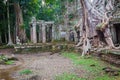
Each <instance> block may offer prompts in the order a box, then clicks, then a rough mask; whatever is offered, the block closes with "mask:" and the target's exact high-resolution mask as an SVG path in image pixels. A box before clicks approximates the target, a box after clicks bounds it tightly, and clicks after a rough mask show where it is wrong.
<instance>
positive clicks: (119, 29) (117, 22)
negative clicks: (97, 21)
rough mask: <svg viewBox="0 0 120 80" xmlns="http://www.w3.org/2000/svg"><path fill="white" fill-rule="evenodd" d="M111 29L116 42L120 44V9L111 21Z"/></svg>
mask: <svg viewBox="0 0 120 80" xmlns="http://www.w3.org/2000/svg"><path fill="white" fill-rule="evenodd" d="M110 29H111V35H112V39H113V42H114V44H120V9H119V10H117V11H116V12H115V13H114V15H113V18H112V20H111V21H110Z"/></svg>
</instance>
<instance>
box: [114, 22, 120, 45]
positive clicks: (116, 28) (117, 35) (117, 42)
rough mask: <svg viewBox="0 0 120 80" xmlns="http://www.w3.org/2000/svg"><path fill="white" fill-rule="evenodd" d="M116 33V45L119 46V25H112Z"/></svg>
mask: <svg viewBox="0 0 120 80" xmlns="http://www.w3.org/2000/svg"><path fill="white" fill-rule="evenodd" d="M113 26H114V27H115V31H116V44H120V23H117V24H114V25H113Z"/></svg>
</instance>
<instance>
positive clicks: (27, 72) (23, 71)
mask: <svg viewBox="0 0 120 80" xmlns="http://www.w3.org/2000/svg"><path fill="white" fill-rule="evenodd" d="M19 73H20V74H21V75H24V74H25V75H26V74H27V75H28V74H32V71H31V70H29V69H25V70H22V71H20V72H19Z"/></svg>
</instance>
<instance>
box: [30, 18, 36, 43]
mask: <svg viewBox="0 0 120 80" xmlns="http://www.w3.org/2000/svg"><path fill="white" fill-rule="evenodd" d="M31 27H32V28H31V32H32V33H31V41H32V42H33V43H37V35H36V19H35V17H33V18H32V21H31Z"/></svg>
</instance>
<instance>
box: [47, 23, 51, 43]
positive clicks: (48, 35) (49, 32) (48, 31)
mask: <svg viewBox="0 0 120 80" xmlns="http://www.w3.org/2000/svg"><path fill="white" fill-rule="evenodd" d="M46 41H47V42H51V41H52V24H50V25H49V26H48V25H47V27H46Z"/></svg>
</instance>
